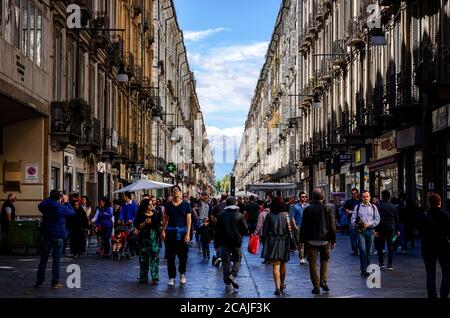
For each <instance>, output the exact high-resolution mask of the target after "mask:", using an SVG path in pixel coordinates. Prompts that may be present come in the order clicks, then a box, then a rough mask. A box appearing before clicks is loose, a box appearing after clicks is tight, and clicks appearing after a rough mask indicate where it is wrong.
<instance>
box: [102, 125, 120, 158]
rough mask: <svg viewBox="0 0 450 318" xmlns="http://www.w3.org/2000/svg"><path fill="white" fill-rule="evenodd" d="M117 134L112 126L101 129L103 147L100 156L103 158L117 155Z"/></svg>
mask: <svg viewBox="0 0 450 318" xmlns="http://www.w3.org/2000/svg"><path fill="white" fill-rule="evenodd" d="M117 147H118V136H117V132H116V131H115V130H114V129H113V128H105V129H103V148H102V156H103V157H104V158H110V159H112V158H113V157H114V156H115V155H117V151H118V149H117Z"/></svg>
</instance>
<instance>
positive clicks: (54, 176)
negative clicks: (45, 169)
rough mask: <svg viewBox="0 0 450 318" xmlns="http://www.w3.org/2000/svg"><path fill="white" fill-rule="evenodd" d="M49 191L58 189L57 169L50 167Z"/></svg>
mask: <svg viewBox="0 0 450 318" xmlns="http://www.w3.org/2000/svg"><path fill="white" fill-rule="evenodd" d="M50 189H51V190H58V189H59V169H58V168H55V167H52V172H51V177H50Z"/></svg>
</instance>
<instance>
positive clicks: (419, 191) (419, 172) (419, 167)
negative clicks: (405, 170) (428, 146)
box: [414, 151, 448, 207]
mask: <svg viewBox="0 0 450 318" xmlns="http://www.w3.org/2000/svg"><path fill="white" fill-rule="evenodd" d="M414 171H415V179H416V180H415V184H416V204H417V205H418V206H419V207H420V206H422V198H423V153H422V152H421V151H417V152H416V154H415V158H414ZM447 179H448V173H447Z"/></svg>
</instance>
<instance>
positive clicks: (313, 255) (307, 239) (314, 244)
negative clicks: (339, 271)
mask: <svg viewBox="0 0 450 318" xmlns="http://www.w3.org/2000/svg"><path fill="white" fill-rule="evenodd" d="M323 198H324V196H323V191H322V189H320V188H317V189H315V190H314V191H313V196H312V200H313V201H312V203H311V205H310V206H308V207H306V208H305V210H304V212H303V219H302V226H301V228H300V245H301V246H302V247H303V246H304V244H306V253H307V255H308V261H309V273H310V276H311V282H312V284H313V287H314V289H313V290H312V293H313V294H320V288H322V290H323V291H324V292H325V293H328V292H329V291H330V289H329V288H328V285H327V281H328V260H329V259H330V249H334V248H335V247H336V223H335V217H334V214H333V213H332V212H331V210H330V209H328V208H327V207H326V206H325V204H323ZM319 254H320V277H319V274H318V271H317V256H318V255H319Z"/></svg>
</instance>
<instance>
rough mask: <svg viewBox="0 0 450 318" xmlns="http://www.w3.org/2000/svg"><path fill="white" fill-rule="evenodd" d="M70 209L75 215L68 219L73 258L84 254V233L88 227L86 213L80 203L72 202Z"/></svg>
mask: <svg viewBox="0 0 450 318" xmlns="http://www.w3.org/2000/svg"><path fill="white" fill-rule="evenodd" d="M72 207H73V209H74V210H75V215H74V216H73V217H71V218H70V222H69V224H70V253H71V254H72V256H73V257H74V258H76V257H79V256H81V255H82V254H84V253H85V252H86V241H85V231H86V229H87V228H88V227H89V221H88V218H87V216H86V212H85V211H84V209H83V208H82V207H81V205H80V202H78V201H73V202H72Z"/></svg>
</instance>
